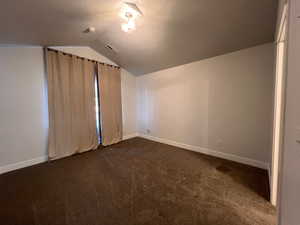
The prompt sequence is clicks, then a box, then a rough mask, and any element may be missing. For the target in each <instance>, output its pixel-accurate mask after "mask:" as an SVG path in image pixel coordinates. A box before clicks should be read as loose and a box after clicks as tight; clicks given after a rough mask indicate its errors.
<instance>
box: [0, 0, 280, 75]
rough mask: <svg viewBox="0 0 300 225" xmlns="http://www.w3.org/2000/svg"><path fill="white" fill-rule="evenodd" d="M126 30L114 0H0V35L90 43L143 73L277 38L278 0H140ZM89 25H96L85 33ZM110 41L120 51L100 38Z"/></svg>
mask: <svg viewBox="0 0 300 225" xmlns="http://www.w3.org/2000/svg"><path fill="white" fill-rule="evenodd" d="M131 2H136V3H137V5H138V6H139V8H140V9H141V10H142V11H143V14H144V16H143V17H141V18H139V19H138V21H137V30H135V31H133V32H131V33H124V32H123V31H122V30H121V28H120V24H121V22H122V19H121V18H120V17H119V15H118V14H119V11H120V8H121V6H122V1H117V0H115V1H113V0H1V7H0V28H1V35H0V43H1V44H24V45H27V44H30V45H43V46H54V45H55V46H59V45H73V46H74V45H88V46H90V47H92V48H93V49H95V50H96V51H98V52H99V53H101V54H102V55H105V56H106V57H108V58H109V59H111V60H113V61H115V62H116V63H118V64H119V65H121V66H122V67H124V68H125V69H127V70H128V71H130V72H132V73H133V74H135V75H141V74H145V73H149V72H153V71H157V70H161V69H165V68H169V67H172V66H176V65H181V64H185V63H189V62H193V61H197V60H200V59H204V58H209V57H213V56H217V55H221V54H224V53H228V52H232V51H236V50H239V49H243V48H247V47H251V46H255V45H259V44H263V43H267V42H271V41H273V39H274V32H275V24H276V9H277V0H137V1H131ZM89 26H94V27H95V28H96V32H95V33H89V34H86V33H83V32H82V31H84V30H85V29H86V28H87V27H89ZM106 44H110V45H111V46H113V47H114V49H115V50H116V51H117V53H112V52H110V51H109V50H107V49H106V48H105V47H104V46H105V45H106Z"/></svg>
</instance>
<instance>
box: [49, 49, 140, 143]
mask: <svg viewBox="0 0 300 225" xmlns="http://www.w3.org/2000/svg"><path fill="white" fill-rule="evenodd" d="M51 48H54V49H57V50H60V51H63V52H66V53H70V54H73V55H77V56H81V57H85V58H88V59H93V60H97V61H100V62H105V63H109V64H113V65H116V64H115V63H114V62H112V61H110V60H109V59H107V58H106V57H104V56H102V55H100V54H99V53H98V52H96V51H95V50H93V49H91V48H90V47H64V46H60V47H51ZM121 88H122V112H123V136H124V137H125V138H126V137H129V136H133V135H135V134H136V132H137V125H136V117H137V113H136V112H137V110H136V77H135V76H134V75H132V74H131V73H129V72H128V71H126V70H124V69H121Z"/></svg>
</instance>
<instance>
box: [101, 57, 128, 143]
mask: <svg viewBox="0 0 300 225" xmlns="http://www.w3.org/2000/svg"><path fill="white" fill-rule="evenodd" d="M98 86H99V95H100V96H99V99H100V115H101V116H100V117H101V135H102V145H104V146H107V145H111V144H115V143H118V142H120V141H121V140H122V136H123V131H122V130H123V127H122V101H121V72H120V68H117V67H113V66H110V65H106V64H100V63H99V64H98Z"/></svg>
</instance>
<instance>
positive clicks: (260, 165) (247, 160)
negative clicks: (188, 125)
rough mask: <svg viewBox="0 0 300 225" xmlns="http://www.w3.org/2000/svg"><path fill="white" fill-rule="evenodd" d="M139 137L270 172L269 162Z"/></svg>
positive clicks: (146, 136) (160, 139) (145, 136)
mask: <svg viewBox="0 0 300 225" xmlns="http://www.w3.org/2000/svg"><path fill="white" fill-rule="evenodd" d="M139 136H140V137H143V138H146V139H148V140H152V141H156V142H160V143H163V144H168V145H172V146H175V147H179V148H184V149H187V150H191V151H194V152H199V153H203V154H206V155H211V156H215V157H218V158H222V159H227V160H231V161H234V162H238V163H242V164H246V165H250V166H254V167H258V168H261V169H266V170H268V169H269V168H270V167H269V163H267V162H262V161H258V160H254V159H250V158H246V157H241V156H237V155H233V154H229V153H223V152H219V151H215V150H211V149H208V148H203V147H199V146H193V145H188V144H184V143H179V142H176V141H171V140H167V139H164V138H159V137H153V136H149V135H145V134H139Z"/></svg>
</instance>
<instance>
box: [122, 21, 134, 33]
mask: <svg viewBox="0 0 300 225" xmlns="http://www.w3.org/2000/svg"><path fill="white" fill-rule="evenodd" d="M121 27H122V30H123V31H125V32H129V31H132V30H135V22H134V20H129V21H128V23H123V24H122V25H121Z"/></svg>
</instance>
